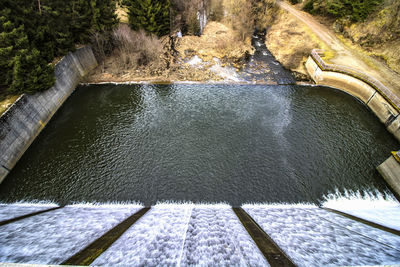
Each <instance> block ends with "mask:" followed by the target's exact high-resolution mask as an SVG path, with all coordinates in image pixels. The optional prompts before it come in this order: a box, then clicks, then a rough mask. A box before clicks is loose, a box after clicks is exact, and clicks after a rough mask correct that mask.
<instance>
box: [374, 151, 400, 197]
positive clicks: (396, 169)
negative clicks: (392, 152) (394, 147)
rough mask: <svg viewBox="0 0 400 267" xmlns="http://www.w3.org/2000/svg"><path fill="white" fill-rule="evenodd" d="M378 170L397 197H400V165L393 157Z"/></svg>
mask: <svg viewBox="0 0 400 267" xmlns="http://www.w3.org/2000/svg"><path fill="white" fill-rule="evenodd" d="M377 169H378V171H379V173H380V174H381V175H382V176H383V178H384V179H385V180H386V182H387V183H388V184H389V185H390V187H391V188H392V189H393V191H394V192H395V193H396V194H397V196H400V163H399V162H398V161H397V160H396V159H395V157H394V156H391V157H390V158H388V159H387V160H386V161H385V162H384V163H382V164H381V165H379V167H378V168H377Z"/></svg>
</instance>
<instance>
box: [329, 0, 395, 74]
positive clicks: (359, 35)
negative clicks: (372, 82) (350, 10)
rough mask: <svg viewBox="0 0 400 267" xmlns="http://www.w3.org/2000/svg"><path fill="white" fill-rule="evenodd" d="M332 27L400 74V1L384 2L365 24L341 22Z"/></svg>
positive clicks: (390, 0)
mask: <svg viewBox="0 0 400 267" xmlns="http://www.w3.org/2000/svg"><path fill="white" fill-rule="evenodd" d="M332 27H333V28H334V29H335V31H336V32H338V33H340V34H342V35H343V36H344V37H345V38H347V39H349V40H351V41H352V43H353V44H355V45H359V46H360V47H361V48H362V49H364V50H366V51H367V52H368V53H369V54H370V55H372V56H376V57H377V58H380V59H382V60H383V61H385V63H386V64H387V65H388V66H389V67H390V68H391V69H393V70H394V71H396V72H397V73H399V74H400V53H399V49H400V1H398V0H386V1H384V3H383V4H382V5H381V6H380V7H379V8H378V10H377V11H375V12H374V13H373V14H371V15H370V16H369V17H368V18H367V20H366V21H364V22H358V23H350V22H349V21H346V20H341V21H338V22H336V23H335V24H333V25H332Z"/></svg>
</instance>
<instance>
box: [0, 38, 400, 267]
mask: <svg viewBox="0 0 400 267" xmlns="http://www.w3.org/2000/svg"><path fill="white" fill-rule="evenodd" d="M258 49H259V50H258V51H257V53H256V54H255V57H254V58H253V60H254V61H253V62H252V63H253V64H257V63H259V62H260V61H263V60H266V62H262V63H265V67H268V64H272V65H275V66H276V67H274V68H271V69H272V72H270V74H269V75H262V74H260V72H258V71H257V72H254V73H252V71H251V68H249V69H248V70H246V72H247V73H246V75H252V74H255V75H260V76H264V78H265V76H267V77H266V79H267V80H268V81H270V82H271V83H275V84H276V85H271V84H258V85H257V84H256V85H254V84H251V83H250V82H248V83H245V84H241V85H238V84H236V85H234V84H163V85H151V84H131V85H111V84H105V85H89V86H79V87H78V88H77V89H76V90H75V92H74V93H73V94H72V96H71V97H69V98H68V100H67V101H66V103H65V104H64V105H63V106H62V107H61V108H60V109H59V110H58V112H57V113H56V114H55V116H54V117H53V119H52V120H51V121H50V123H49V124H48V125H47V127H46V128H45V129H44V130H43V131H42V132H41V134H40V135H39V136H38V138H37V139H36V140H35V141H34V142H33V144H32V145H31V146H30V148H29V149H28V150H27V151H26V153H25V154H24V155H23V156H22V158H21V159H20V160H19V162H18V163H17V165H16V166H15V168H14V169H13V170H11V171H10V173H9V175H8V176H7V178H6V179H5V180H4V181H3V183H2V184H1V186H0V202H1V203H2V204H0V262H3V263H5V264H7V263H24V264H56V265H57V264H65V265H95V266H132V265H133V266H139V265H145V266H165V265H173V266H192V265H202V266H203V265H224V266H321V265H324V266H338V265H390V264H399V262H400V250H399V247H400V236H399V231H400V227H399V225H398V223H397V221H398V216H400V214H399V212H398V211H399V205H398V202H397V200H396V199H395V198H394V197H393V195H392V193H391V191H390V189H389V188H388V186H387V184H386V183H385V182H384V180H383V179H382V178H381V177H380V176H379V174H378V172H377V171H376V169H375V168H376V166H378V165H379V164H380V163H382V162H383V161H384V160H385V159H386V158H387V156H388V155H389V153H390V151H391V150H393V148H395V147H396V146H398V142H397V140H396V139H395V138H394V137H393V136H392V135H391V134H390V133H389V132H388V131H387V130H386V129H385V127H384V125H382V124H381V123H380V122H379V120H378V119H377V118H376V117H375V116H374V114H373V113H372V112H371V111H370V110H369V109H368V108H367V107H366V106H365V105H363V104H362V103H361V102H359V101H358V100H356V99H355V98H353V97H351V96H350V95H348V94H346V93H343V92H341V91H338V90H335V89H332V88H327V87H324V86H300V85H295V84H293V80H292V79H291V78H290V77H289V76H287V74H282V77H280V75H279V67H280V66H278V65H276V64H277V63H276V61H275V60H274V59H273V58H271V55H270V54H269V53H267V51H262V50H264V49H266V48H265V46H262V45H261V46H259V48H258ZM263 52H264V53H263ZM269 60H271V61H269ZM274 70H275V71H274ZM258 203H261V204H258ZM382 218H384V219H382Z"/></svg>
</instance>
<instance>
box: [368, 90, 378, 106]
mask: <svg viewBox="0 0 400 267" xmlns="http://www.w3.org/2000/svg"><path fill="white" fill-rule="evenodd" d="M377 92H378V91H375V92H374V93H373V94H372V96H371V97H370V98H369V99H368V101H367V103H365V105H367V106H368V104H369V102H371V100H372V98H374V96H375V95H376V93H377Z"/></svg>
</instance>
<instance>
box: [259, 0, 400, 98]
mask: <svg viewBox="0 0 400 267" xmlns="http://www.w3.org/2000/svg"><path fill="white" fill-rule="evenodd" d="M387 1H389V0H387ZM278 4H279V5H280V7H281V10H280V11H279V13H278V14H277V16H276V19H275V20H274V22H273V23H272V25H271V27H270V29H269V31H268V36H267V39H266V43H267V46H268V48H269V49H270V50H271V52H272V53H273V54H274V55H275V56H276V58H277V59H278V60H279V61H281V62H282V64H283V65H284V66H285V67H287V68H289V69H292V70H297V71H300V72H304V71H305V70H304V67H303V65H304V62H305V60H306V55H307V54H309V53H310V52H311V49H312V48H322V49H324V50H326V51H327V53H326V54H325V57H326V58H324V60H325V61H327V62H329V63H334V64H339V65H345V66H349V67H353V68H355V69H358V70H360V71H362V72H364V73H366V74H368V75H370V76H372V77H375V78H376V79H378V80H379V81H381V82H382V83H384V84H385V85H386V86H387V87H389V88H390V89H392V90H393V91H394V92H395V93H396V94H397V95H400V75H398V74H397V73H396V72H395V71H394V70H392V69H391V68H389V67H388V66H387V65H386V64H385V63H384V62H382V61H381V60H379V59H377V58H376V57H373V56H370V55H371V53H370V52H368V51H366V50H365V49H362V47H360V46H357V45H351V43H350V41H348V40H347V41H346V39H345V38H344V37H343V36H341V35H339V34H336V33H335V32H334V30H333V29H332V27H331V26H329V25H327V22H326V21H327V20H326V21H325V19H324V18H323V17H315V16H312V15H310V14H308V13H306V12H304V11H301V10H299V8H300V7H299V6H296V7H294V6H292V5H290V4H287V3H285V2H278ZM321 22H324V23H321ZM365 23H367V22H365ZM360 25H361V24H360ZM355 27H356V26H353V28H355ZM357 27H361V26H357ZM396 41H398V40H397V39H396V38H395V39H394V42H396ZM377 44H380V45H382V46H385V45H386V43H385V42H384V41H383V40H381V41H380V42H377ZM391 49H392V50H393V51H394V49H395V48H391ZM393 53H394V52H393Z"/></svg>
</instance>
